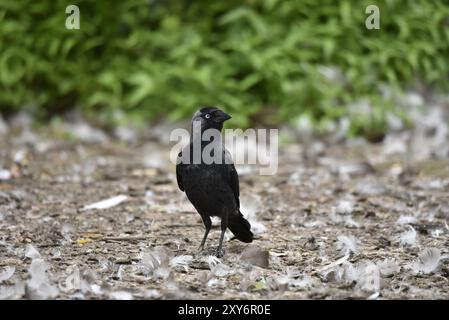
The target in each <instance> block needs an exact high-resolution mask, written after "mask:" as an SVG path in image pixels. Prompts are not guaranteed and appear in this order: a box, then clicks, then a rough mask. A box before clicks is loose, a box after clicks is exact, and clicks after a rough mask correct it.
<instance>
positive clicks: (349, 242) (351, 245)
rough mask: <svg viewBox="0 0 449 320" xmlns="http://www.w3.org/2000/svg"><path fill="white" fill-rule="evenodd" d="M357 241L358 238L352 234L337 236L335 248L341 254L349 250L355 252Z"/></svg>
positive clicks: (356, 250) (347, 252)
mask: <svg viewBox="0 0 449 320" xmlns="http://www.w3.org/2000/svg"><path fill="white" fill-rule="evenodd" d="M357 242H358V240H357V238H355V237H354V236H338V237H337V248H338V250H340V252H341V254H343V255H347V254H349V253H351V252H352V253H357V252H358V249H357Z"/></svg>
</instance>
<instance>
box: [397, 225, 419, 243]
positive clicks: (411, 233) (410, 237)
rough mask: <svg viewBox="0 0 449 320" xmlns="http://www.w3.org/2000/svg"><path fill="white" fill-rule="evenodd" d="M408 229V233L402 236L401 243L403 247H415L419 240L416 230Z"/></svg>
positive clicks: (410, 227) (405, 232)
mask: <svg viewBox="0 0 449 320" xmlns="http://www.w3.org/2000/svg"><path fill="white" fill-rule="evenodd" d="M408 227H409V230H408V231H404V232H403V233H401V234H400V236H399V242H400V243H401V244H402V245H408V246H414V245H416V240H417V234H416V230H415V229H413V227H412V226H408Z"/></svg>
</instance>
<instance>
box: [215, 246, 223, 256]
mask: <svg viewBox="0 0 449 320" xmlns="http://www.w3.org/2000/svg"><path fill="white" fill-rule="evenodd" d="M224 254H225V252H224V250H223V249H220V248H218V249H217V251H215V256H216V257H217V258H222V257H223V256H224Z"/></svg>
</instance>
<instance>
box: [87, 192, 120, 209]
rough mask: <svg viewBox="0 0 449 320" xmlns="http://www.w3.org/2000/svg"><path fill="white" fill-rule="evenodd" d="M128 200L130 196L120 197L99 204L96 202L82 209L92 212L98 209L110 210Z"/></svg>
mask: <svg viewBox="0 0 449 320" xmlns="http://www.w3.org/2000/svg"><path fill="white" fill-rule="evenodd" d="M126 200H128V196H126V195H123V194H121V195H118V196H115V197H112V198H109V199H106V200H102V201H99V202H95V203H92V204H89V205H86V206H84V208H83V209H82V210H83V211H84V210H92V209H97V210H101V209H109V208H112V207H115V206H117V205H119V204H120V203H122V202H123V201H126Z"/></svg>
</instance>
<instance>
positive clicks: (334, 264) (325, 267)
mask: <svg viewBox="0 0 449 320" xmlns="http://www.w3.org/2000/svg"><path fill="white" fill-rule="evenodd" d="M348 259H349V254H347V255H345V256H344V257H341V258H340V259H338V260H336V261H334V262H332V263H330V264H328V265H327V266H324V267H322V268H320V269H318V272H320V273H321V272H324V271H326V270H329V269H332V268H335V267H336V266H339V265H341V264H343V263H344V262H346V261H348Z"/></svg>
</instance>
